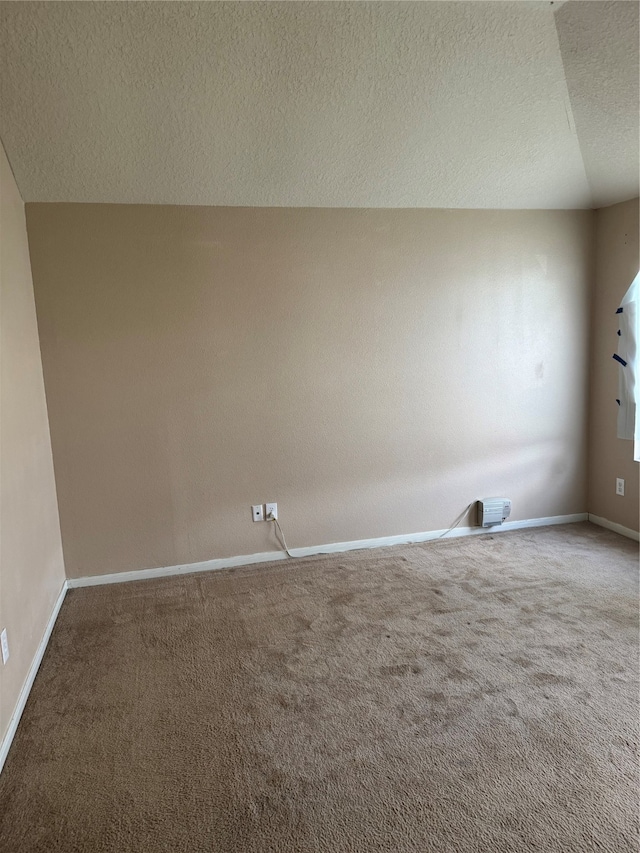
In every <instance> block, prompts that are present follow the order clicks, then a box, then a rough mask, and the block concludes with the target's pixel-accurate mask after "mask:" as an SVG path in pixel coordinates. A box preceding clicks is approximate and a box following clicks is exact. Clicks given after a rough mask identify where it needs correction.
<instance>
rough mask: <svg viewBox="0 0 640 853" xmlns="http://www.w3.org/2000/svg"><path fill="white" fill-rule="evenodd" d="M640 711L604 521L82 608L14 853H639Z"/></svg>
mask: <svg viewBox="0 0 640 853" xmlns="http://www.w3.org/2000/svg"><path fill="white" fill-rule="evenodd" d="M638 711H639V698H638V551H637V545H636V544H635V543H633V542H630V541H628V540H625V539H623V538H621V537H619V536H617V535H616V534H613V533H609V532H608V531H604V530H601V529H599V528H596V527H594V526H592V525H588V524H578V525H567V526H565V527H552V528H546V529H542V528H541V529H536V530H528V531H519V532H515V533H498V534H494V535H487V536H482V537H473V538H467V539H453V540H450V541H447V540H443V541H440V542H434V543H426V544H424V545H411V546H402V547H397V548H389V549H379V550H376V551H360V552H352V553H349V554H338V555H333V556H327V557H314V558H308V559H305V560H298V561H291V562H287V563H277V564H270V565H262V566H258V567H252V568H247V569H235V570H228V571H224V572H213V573H208V574H197V575H190V576H185V577H181V578H167V579H164V580H158V581H143V582H140V583H127V584H119V585H115V586H104V587H93V588H87V589H81V590H76V591H72V592H70V593H69V594H68V597H67V599H66V602H65V604H64V606H63V608H62V611H61V614H60V617H59V620H58V624H57V626H56V629H55V631H54V634H53V637H52V640H51V643H50V646H49V649H48V651H47V654H46V656H45V660H44V662H43V665H42V667H41V670H40V673H39V675H38V677H37V679H36V683H35V685H34V688H33V691H32V694H31V697H30V699H29V702H28V705H27V708H26V711H25V714H24V716H23V719H22V722H21V724H20V727H19V730H18V734H17V736H16V739H15V741H14V745H13V748H12V750H11V752H10V755H9V758H8V760H7V763H6V766H5V771H4V772H3V774H2V776H1V777H0V850H2V851H3V853H26V851H30V852H31V851H34V853H35V851H47V853H56V851H64V853H71V851H73V853H94V851H96V853H106V851H110V853H111V851H113V853H129V851H131V853H134V851H135V853H156V851H171V853H177V852H178V851H185V853H201V851H202V852H203V853H204V851H207V853H267V851H270V853H271V851H273V853H294V851H295V852H296V853H302V852H303V851H304V852H305V853H307V851H308V852H309V853H311V851H313V852H314V853H316V851H327V853H347V851H348V853H356V852H357V853H381V851H389V853H409V852H410V853H449V851H451V852H453V851H456V853H458V851H461V853H475V851H478V853H479V851H487V853H506V851H514V853H516V851H517V853H529V851H541V853H542V852H543V853H584V851H611V853H627V852H628V851H629V853H630V851H634V853H635V851H637V849H638V821H637V814H638V781H639V780H638V764H637V741H638Z"/></svg>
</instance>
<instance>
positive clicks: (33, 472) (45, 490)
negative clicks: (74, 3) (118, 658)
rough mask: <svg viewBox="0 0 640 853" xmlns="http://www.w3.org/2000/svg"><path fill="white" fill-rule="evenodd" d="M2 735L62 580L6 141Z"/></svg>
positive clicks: (1, 338) (1, 352)
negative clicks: (5, 637)
mask: <svg viewBox="0 0 640 853" xmlns="http://www.w3.org/2000/svg"><path fill="white" fill-rule="evenodd" d="M0 369H1V373H0V474H1V476H0V629H2V628H6V629H7V632H8V636H9V646H10V652H11V657H10V658H9V661H8V663H7V664H6V666H2V663H1V662H0V740H1V739H2V738H3V737H4V735H5V733H6V731H7V727H8V725H9V722H10V720H11V716H12V714H13V712H14V710H15V707H16V703H17V700H18V697H19V694H20V691H21V689H22V686H23V684H24V683H25V680H26V678H27V674H28V671H29V668H30V666H31V663H32V661H33V659H34V656H35V653H36V650H37V648H38V644H39V643H40V640H41V639H42V637H43V634H44V632H45V628H46V626H47V623H48V621H49V618H50V616H51V614H52V611H53V607H54V604H55V602H56V599H57V598H58V595H59V593H60V591H61V589H62V586H63V584H64V564H63V561H62V545H61V541H60V524H59V521H58V508H57V503H56V491H55V484H54V479H53V465H52V461H51V442H50V439H49V424H48V420H47V408H46V403H45V396H44V386H43V381H42V365H41V362H40V348H39V346H38V332H37V326H36V314H35V306H34V301H33V286H32V283H31V269H30V266H29V252H28V246H27V231H26V227H25V218H24V205H23V204H22V199H21V198H20V194H19V192H18V189H17V187H16V184H15V181H14V179H13V175H12V174H11V170H10V168H9V164H8V162H7V159H6V156H5V154H4V151H3V150H2V146H0Z"/></svg>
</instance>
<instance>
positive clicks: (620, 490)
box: [616, 477, 624, 497]
mask: <svg viewBox="0 0 640 853" xmlns="http://www.w3.org/2000/svg"><path fill="white" fill-rule="evenodd" d="M616 495H622V497H624V480H623V479H621V478H620V477H616Z"/></svg>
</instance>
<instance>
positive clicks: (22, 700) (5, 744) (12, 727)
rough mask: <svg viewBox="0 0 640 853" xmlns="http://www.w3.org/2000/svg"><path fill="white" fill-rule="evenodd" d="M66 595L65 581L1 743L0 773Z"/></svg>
mask: <svg viewBox="0 0 640 853" xmlns="http://www.w3.org/2000/svg"><path fill="white" fill-rule="evenodd" d="M66 594H67V582H66V581H65V583H64V584H63V586H62V589H61V590H60V595H59V596H58V598H57V600H56V603H55V604H54V605H53V610H52V611H51V616H50V617H49V621H48V622H47V627H46V628H45V630H44V634H43V635H42V639H41V640H40V643H39V644H38V648H37V649H36V653H35V655H34V658H33V660H32V661H31V666H30V667H29V672H28V673H27V677H26V679H25V682H24V684H23V685H22V690H21V691H20V695H19V696H18V701H17V703H16V707H15V708H14V711H13V714H12V715H11V720H10V721H9V727H8V728H7V731H6V732H5V735H4V737H3V738H2V742H0V773H2V768H3V767H4V763H5V761H6V759H7V755H8V754H9V750H10V749H11V744H12V743H13V738H14V737H15V734H16V731H17V729H18V723H19V722H20V718H21V717H22V712H23V711H24V708H25V705H26V704H27V699H28V698H29V693H31V688H32V687H33V682H34V681H35V678H36V675H37V674H38V670H39V669H40V664H41V663H42V658H43V657H44V653H45V651H46V650H47V646H48V645H49V639H50V638H51V632H52V631H53V627H54V625H55V624H56V619H57V618H58V613H60V608H61V607H62V602H63V601H64V597H65V595H66Z"/></svg>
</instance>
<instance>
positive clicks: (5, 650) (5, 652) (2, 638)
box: [0, 628, 9, 663]
mask: <svg viewBox="0 0 640 853" xmlns="http://www.w3.org/2000/svg"><path fill="white" fill-rule="evenodd" d="M0 646H2V663H6V662H7V661H8V660H9V638H8V637H7V629H6V628H5V629H4V630H3V632H2V633H1V634H0Z"/></svg>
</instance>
